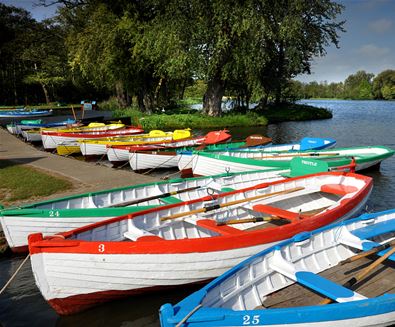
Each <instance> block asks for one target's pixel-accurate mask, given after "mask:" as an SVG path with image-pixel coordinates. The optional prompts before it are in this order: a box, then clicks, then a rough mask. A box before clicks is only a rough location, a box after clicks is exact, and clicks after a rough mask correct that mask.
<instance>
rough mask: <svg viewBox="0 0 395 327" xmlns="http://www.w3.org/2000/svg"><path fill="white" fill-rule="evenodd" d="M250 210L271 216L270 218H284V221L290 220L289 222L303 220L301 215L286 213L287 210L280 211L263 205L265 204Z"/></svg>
mask: <svg viewBox="0 0 395 327" xmlns="http://www.w3.org/2000/svg"><path fill="white" fill-rule="evenodd" d="M252 209H253V210H254V211H258V212H261V213H265V214H268V215H271V216H276V217H280V218H285V219H288V220H290V221H291V222H296V221H298V220H299V219H300V218H301V217H302V218H303V215H300V214H299V213H296V212H292V211H288V210H284V209H281V208H276V207H272V206H269V205H265V204H257V205H254V206H253V207H252Z"/></svg>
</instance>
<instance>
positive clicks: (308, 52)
mask: <svg viewBox="0 0 395 327" xmlns="http://www.w3.org/2000/svg"><path fill="white" fill-rule="evenodd" d="M256 6H257V10H256V15H255V17H256V19H255V21H256V26H257V32H256V33H255V34H256V35H257V37H255V38H253V39H252V40H253V48H254V53H256V54H258V55H257V59H258V62H256V61H255V62H254V66H255V68H256V72H257V74H258V75H257V79H258V80H259V82H260V84H261V86H262V88H263V91H264V92H265V93H266V94H269V95H272V96H273V97H274V98H275V102H277V103H279V102H280V101H281V95H282V89H283V87H284V86H285V85H286V84H287V81H288V80H289V79H290V78H292V77H295V76H296V75H298V74H301V73H310V65H311V60H312V58H313V57H315V56H324V55H325V54H326V50H325V47H326V46H328V45H330V44H334V45H335V46H338V38H339V36H338V33H339V32H341V31H344V29H343V24H344V22H343V21H340V22H337V21H336V18H337V16H338V15H339V14H340V13H341V11H342V9H343V6H341V5H339V4H337V3H335V2H332V1H329V0H316V1H304V0H293V1H287V0H280V1H275V0H273V1H270V0H269V1H257V2H256Z"/></svg>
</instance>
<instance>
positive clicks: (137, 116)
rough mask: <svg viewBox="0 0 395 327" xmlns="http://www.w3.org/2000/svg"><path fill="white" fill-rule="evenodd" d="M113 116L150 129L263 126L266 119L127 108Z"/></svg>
mask: <svg viewBox="0 0 395 327" xmlns="http://www.w3.org/2000/svg"><path fill="white" fill-rule="evenodd" d="M114 116H115V117H124V116H130V117H131V120H132V122H135V123H136V124H137V122H139V123H140V124H141V125H142V127H143V128H144V129H145V130H147V131H148V130H152V129H162V130H171V129H176V128H178V129H180V128H192V129H197V128H227V127H235V126H264V125H267V119H266V118H265V117H264V116H262V115H258V114H256V113H248V114H246V115H238V114H232V113H230V114H227V115H224V116H223V117H208V116H205V115H202V114H201V113H199V112H195V113H188V114H153V115H149V116H146V115H142V114H141V112H140V111H138V110H137V109H133V108H127V109H123V110H119V111H116V112H115V113H114Z"/></svg>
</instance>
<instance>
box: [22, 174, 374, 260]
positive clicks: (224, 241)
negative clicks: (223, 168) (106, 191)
mask: <svg viewBox="0 0 395 327" xmlns="http://www.w3.org/2000/svg"><path fill="white" fill-rule="evenodd" d="M321 175H344V176H352V177H355V178H357V179H360V180H363V181H364V182H365V186H364V187H362V188H361V189H360V190H359V191H358V192H357V193H356V194H355V195H354V196H353V197H352V198H348V199H343V200H342V201H341V205H340V206H337V207H335V208H334V209H332V210H327V211H325V212H322V213H320V214H318V215H315V216H311V217H308V218H306V219H301V220H299V221H293V222H291V223H290V224H286V225H283V226H276V227H268V228H265V229H262V230H255V231H241V230H240V231H239V233H234V234H232V235H223V236H218V237H212V238H210V239H207V238H196V239H180V240H155V241H152V242H151V241H145V242H138V241H137V242H128V241H124V242H108V241H103V242H98V241H79V242H78V241H77V242H76V241H75V240H67V239H66V240H48V238H45V239H44V240H43V241H39V240H38V241H36V239H35V238H33V237H32V236H30V237H29V250H30V253H31V254H32V255H34V254H36V253H44V252H48V253H91V254H116V253H117V254H149V253H152V254H153V253H155V254H169V253H191V252H211V251H226V250H231V249H236V248H243V247H251V246H256V245H259V244H263V243H271V242H277V241H281V240H284V239H286V238H289V237H292V236H293V235H295V234H297V233H300V232H302V231H310V230H314V229H317V228H319V227H322V226H325V225H327V224H329V223H331V222H334V221H336V220H338V219H340V218H342V217H343V216H344V215H346V214H347V213H348V212H349V211H350V210H352V209H353V208H355V207H356V206H357V205H358V204H359V203H360V202H361V201H362V200H363V199H364V198H365V197H367V196H368V194H369V191H370V190H371V188H372V179H371V178H370V177H367V176H362V175H357V174H353V173H333V172H331V173H319V174H315V175H313V176H321ZM301 178H310V176H309V177H306V176H304V177H297V178H292V179H288V180H282V181H276V182H273V183H270V184H280V183H285V182H286V183H289V182H290V181H291V182H292V180H296V179H301ZM270 184H269V185H270ZM264 185H267V184H263V185H261V186H264ZM253 188H256V187H249V188H246V189H243V190H236V191H232V192H228V193H222V194H220V195H218V196H217V197H224V196H227V195H229V194H233V193H238V192H244V191H246V190H251V189H253ZM203 199H206V200H210V199H211V196H208V197H205V198H203ZM198 201H202V199H195V200H191V201H188V202H186V203H195V202H198ZM180 205H184V203H180V204H170V205H167V206H164V207H159V208H152V209H148V210H145V211H141V212H136V213H133V214H129V215H125V216H121V217H116V218H112V219H109V220H106V221H102V222H98V223H95V224H91V225H89V226H84V227H81V228H79V229H75V230H72V231H69V232H65V233H61V234H60V235H63V236H65V238H68V237H70V236H71V235H73V234H78V233H81V232H83V231H87V230H89V229H92V228H96V227H99V226H104V225H106V224H108V223H111V222H116V221H121V220H124V219H128V218H134V217H136V216H139V215H144V214H147V213H150V212H155V211H160V210H167V209H170V208H173V207H177V206H180ZM33 236H34V235H33ZM67 242H70V246H67V247H66V246H64V243H67ZM77 243H78V245H77ZM101 244H105V249H106V250H105V252H99V245H101ZM43 245H44V246H45V247H43ZM57 245H59V246H57Z"/></svg>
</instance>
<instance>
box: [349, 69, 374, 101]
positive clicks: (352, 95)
mask: <svg viewBox="0 0 395 327" xmlns="http://www.w3.org/2000/svg"><path fill="white" fill-rule="evenodd" d="M373 76H374V74H371V73H367V72H365V71H364V70H360V71H358V72H356V73H355V74H352V75H350V76H348V77H347V78H346V80H345V81H344V97H345V98H349V99H371V98H372V79H373Z"/></svg>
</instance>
